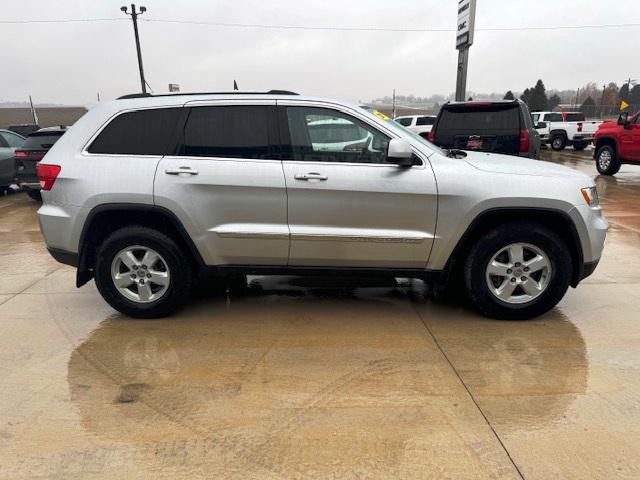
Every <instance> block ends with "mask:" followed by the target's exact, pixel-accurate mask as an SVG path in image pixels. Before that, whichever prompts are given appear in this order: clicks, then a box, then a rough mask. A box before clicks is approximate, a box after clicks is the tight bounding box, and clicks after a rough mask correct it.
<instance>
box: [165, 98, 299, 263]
mask: <svg viewBox="0 0 640 480" xmlns="http://www.w3.org/2000/svg"><path fill="white" fill-rule="evenodd" d="M231 103H232V104H227V103H225V104H206V105H202V104H197V103H196V104H193V105H190V104H187V106H190V111H189V113H188V117H187V119H186V122H185V123H184V126H183V127H180V128H182V129H183V130H182V131H181V132H179V134H178V136H179V140H178V144H179V145H178V147H177V153H176V154H174V155H167V156H165V157H164V158H163V159H162V160H161V161H160V164H159V165H158V169H157V172H156V181H155V188H154V200H155V203H156V204H157V205H159V206H162V207H166V208H168V209H169V210H171V211H173V212H175V213H176V214H177V215H178V216H179V218H180V220H181V221H182V223H183V225H184V226H185V228H186V230H187V231H188V232H189V234H190V236H191V238H192V239H193V241H194V243H195V244H196V246H197V247H198V250H199V251H200V254H201V255H202V256H203V259H204V261H205V263H206V264H208V265H278V266H284V265H286V264H287V257H288V253H289V229H288V227H287V197H286V190H285V182H284V174H283V172H282V165H281V162H280V160H279V159H277V155H275V154H274V152H273V149H272V144H273V141H272V140H274V138H275V137H276V136H277V125H276V119H275V101H252V102H251V103H250V104H246V103H243V102H241V101H237V102H231ZM274 132H275V133H274Z"/></svg>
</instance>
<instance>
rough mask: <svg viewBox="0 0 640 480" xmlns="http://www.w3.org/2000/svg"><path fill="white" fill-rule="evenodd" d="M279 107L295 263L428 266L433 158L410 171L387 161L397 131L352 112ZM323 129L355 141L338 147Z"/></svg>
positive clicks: (433, 196) (433, 195) (297, 104)
mask: <svg viewBox="0 0 640 480" xmlns="http://www.w3.org/2000/svg"><path fill="white" fill-rule="evenodd" d="M278 110H279V115H280V120H281V122H280V130H281V134H282V142H283V168H284V172H285V177H286V182H287V197H288V219H289V229H290V231H291V249H290V256H289V265H292V266H314V267H370V268H425V266H426V263H427V260H428V257H429V253H430V250H431V245H432V243H433V236H434V232H435V223H436V210H437V191H436V184H435V178H434V175H433V171H432V170H431V166H430V165H429V164H428V160H427V159H426V158H421V159H418V163H419V165H416V166H414V167H411V168H402V167H398V166H396V165H392V164H389V163H386V152H387V146H388V143H389V140H390V138H391V136H392V135H391V132H383V131H380V130H379V129H378V128H376V127H374V126H372V125H371V124H369V123H367V122H366V120H365V118H358V117H359V115H358V114H357V113H355V112H353V111H350V110H348V109H344V108H342V107H337V106H328V105H323V104H316V103H304V102H295V101H293V100H292V101H280V100H279V101H278ZM358 113H359V112H358ZM361 115H362V116H363V117H364V116H365V115H364V113H363V114H361ZM320 124H323V125H326V126H330V125H342V126H343V127H346V126H347V125H348V129H347V128H344V129H343V131H342V136H341V139H342V140H345V139H346V137H345V136H344V135H346V134H347V133H346V130H348V131H349V134H350V135H351V136H350V137H349V139H350V140H352V142H351V143H348V144H347V145H346V146H344V147H340V146H339V145H338V144H337V142H335V141H333V140H334V139H332V138H329V135H330V134H329V132H328V131H327V132H325V133H324V134H320V132H318V131H317V130H316V129H315V128H314V127H315V126H317V125H320Z"/></svg>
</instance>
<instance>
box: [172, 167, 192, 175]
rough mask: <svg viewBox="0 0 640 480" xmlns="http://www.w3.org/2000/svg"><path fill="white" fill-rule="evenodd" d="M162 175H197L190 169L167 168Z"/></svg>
mask: <svg viewBox="0 0 640 480" xmlns="http://www.w3.org/2000/svg"><path fill="white" fill-rule="evenodd" d="M164 173H166V174H167V175H180V174H181V173H186V174H187V175H198V171H197V170H194V169H193V168H191V167H180V168H167V169H166V170H165V171H164Z"/></svg>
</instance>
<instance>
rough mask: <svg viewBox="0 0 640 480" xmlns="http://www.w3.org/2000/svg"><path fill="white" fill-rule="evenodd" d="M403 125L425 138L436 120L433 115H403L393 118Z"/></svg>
mask: <svg viewBox="0 0 640 480" xmlns="http://www.w3.org/2000/svg"><path fill="white" fill-rule="evenodd" d="M395 121H396V122H398V123H399V124H400V125H402V126H403V127H406V128H408V129H409V130H411V131H412V132H415V133H417V134H418V135H420V136H422V137H424V138H427V137H428V135H429V132H430V131H431V128H433V123H434V122H435V121H436V116H435V115H405V116H402V117H397V118H396V119H395Z"/></svg>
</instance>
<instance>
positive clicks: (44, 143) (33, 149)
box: [13, 126, 67, 200]
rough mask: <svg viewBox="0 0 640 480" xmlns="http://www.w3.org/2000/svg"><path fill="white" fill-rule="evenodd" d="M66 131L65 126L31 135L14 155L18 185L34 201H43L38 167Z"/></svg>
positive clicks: (43, 129) (42, 129) (44, 129)
mask: <svg viewBox="0 0 640 480" xmlns="http://www.w3.org/2000/svg"><path fill="white" fill-rule="evenodd" d="M66 131H67V127H64V126H61V127H49V128H41V129H40V130H38V131H37V132H33V133H31V134H29V136H28V137H27V140H26V141H25V142H24V144H23V145H22V147H21V148H19V149H17V150H16V151H15V152H14V154H13V155H14V159H15V165H14V168H15V180H16V183H17V184H18V186H19V187H20V188H21V189H22V190H25V191H26V192H27V194H28V195H29V196H30V197H31V198H33V199H34V200H40V199H41V197H40V188H41V187H40V180H38V172H37V170H36V166H37V164H38V163H39V162H40V160H42V158H43V157H44V156H45V155H46V153H47V152H48V151H49V149H50V148H51V147H53V144H54V143H56V142H57V141H58V140H59V139H60V137H61V136H62V135H63V134H64V133H65V132H66Z"/></svg>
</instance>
